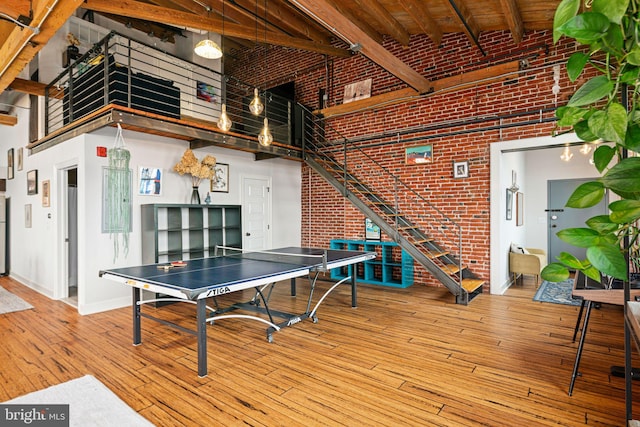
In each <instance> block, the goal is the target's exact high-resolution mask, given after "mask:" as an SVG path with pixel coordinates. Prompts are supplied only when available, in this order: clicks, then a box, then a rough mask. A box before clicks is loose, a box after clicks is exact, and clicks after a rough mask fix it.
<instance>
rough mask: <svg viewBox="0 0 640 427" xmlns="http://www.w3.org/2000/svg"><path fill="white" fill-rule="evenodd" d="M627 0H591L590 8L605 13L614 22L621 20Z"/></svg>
mask: <svg viewBox="0 0 640 427" xmlns="http://www.w3.org/2000/svg"><path fill="white" fill-rule="evenodd" d="M628 7H629V0H593V3H592V4H591V10H592V11H594V12H598V13H601V14H603V15H605V16H606V17H607V18H609V20H610V21H611V22H613V23H615V24H620V23H621V22H622V17H623V16H624V15H625V13H626V12H627V8H628Z"/></svg>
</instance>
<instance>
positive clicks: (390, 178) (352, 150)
mask: <svg viewBox="0 0 640 427" xmlns="http://www.w3.org/2000/svg"><path fill="white" fill-rule="evenodd" d="M304 130H305V133H304V138H303V158H304V160H305V161H306V162H307V163H308V164H309V165H310V166H311V167H312V168H314V170H316V171H317V172H318V173H320V174H321V175H322V176H323V177H324V178H325V179H326V180H327V181H328V182H330V183H331V184H332V185H333V186H334V187H335V188H336V189H337V190H339V191H340V192H341V193H342V194H343V196H344V197H346V198H348V199H349V200H350V201H351V202H352V203H353V204H354V205H355V206H356V207H357V208H358V209H360V210H361V211H362V212H363V213H364V214H366V215H367V216H368V217H370V218H371V219H372V220H374V222H375V223H376V224H377V225H378V226H380V228H381V229H382V230H383V231H384V232H385V233H386V234H387V235H388V236H389V237H390V238H391V239H392V240H394V241H396V242H398V244H400V245H401V246H402V247H403V248H404V249H405V250H406V251H407V252H409V254H411V256H412V257H413V258H414V259H415V260H416V261H418V262H419V263H420V264H422V265H423V266H424V267H425V268H426V269H427V270H428V271H429V272H430V273H432V274H433V275H434V276H435V277H436V278H438V280H440V281H441V282H442V283H443V284H444V285H445V286H446V287H447V288H448V289H449V291H450V292H451V293H452V294H454V295H456V296H459V295H461V294H463V293H465V292H466V291H465V289H464V288H463V287H462V280H463V279H464V278H465V277H466V276H465V275H468V274H469V273H468V271H466V267H465V266H464V264H463V253H462V227H461V226H460V225H459V224H458V223H456V222H455V221H454V220H453V219H452V218H450V217H449V216H447V215H446V214H444V213H443V212H442V211H441V210H440V209H438V208H437V207H436V206H434V205H433V204H432V203H430V202H429V201H428V200H426V199H425V198H424V197H423V196H421V195H420V194H418V193H417V192H416V191H415V190H414V189H413V188H412V187H411V186H409V185H408V184H407V183H406V182H404V181H403V180H401V179H400V178H399V177H398V176H397V175H395V174H393V173H392V172H391V171H390V170H389V169H388V168H387V167H385V166H384V165H382V164H381V163H380V162H378V161H377V160H376V159H374V158H373V157H372V156H371V155H369V154H367V153H365V152H364V151H363V150H361V149H360V148H359V147H358V146H356V145H354V144H352V143H350V142H349V140H348V139H347V138H344V137H342V136H341V135H340V134H339V133H338V132H337V131H336V130H335V129H333V128H331V127H330V126H328V125H327V124H326V123H324V122H323V121H322V120H321V119H318V118H316V117H314V116H313V115H312V114H305V126H304Z"/></svg>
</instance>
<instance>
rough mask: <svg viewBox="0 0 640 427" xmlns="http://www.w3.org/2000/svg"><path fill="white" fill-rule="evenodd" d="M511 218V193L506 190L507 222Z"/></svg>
mask: <svg viewBox="0 0 640 427" xmlns="http://www.w3.org/2000/svg"><path fill="white" fill-rule="evenodd" d="M512 217H513V191H511V190H509V189H508V188H507V215H506V219H507V221H511V218H512Z"/></svg>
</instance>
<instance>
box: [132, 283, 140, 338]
mask: <svg viewBox="0 0 640 427" xmlns="http://www.w3.org/2000/svg"><path fill="white" fill-rule="evenodd" d="M141 292H142V291H140V288H135V287H134V288H133V345H139V344H140V343H141V342H142V336H141V333H140V304H138V303H139V302H140V294H141Z"/></svg>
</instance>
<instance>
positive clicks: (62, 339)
mask: <svg viewBox="0 0 640 427" xmlns="http://www.w3.org/2000/svg"><path fill="white" fill-rule="evenodd" d="M0 286H2V287H4V288H5V289H7V290H9V291H10V292H13V293H14V294H16V295H18V296H20V297H21V298H23V299H25V300H26V301H27V302H29V303H30V304H32V305H33V306H34V308H33V309H31V310H25V311H21V312H15V313H8V314H2V315H0V342H1V343H2V345H0V366H1V367H2V368H0V401H5V400H8V399H12V398H14V397H18V396H20V395H23V394H26V393H29V392H32V391H35V390H39V389H42V388H46V387H49V386H51V385H55V384H59V383H61V382H64V381H68V380H71V379H74V378H77V377H80V376H83V375H86V374H91V375H93V376H95V377H96V378H97V379H99V380H100V381H102V382H103V383H104V384H105V385H106V386H107V387H108V388H109V389H111V390H112V391H113V392H114V393H115V394H116V395H118V396H119V397H120V398H121V399H123V400H124V401H125V402H126V403H127V404H128V405H129V406H131V407H132V408H133V409H134V410H136V411H138V412H139V413H140V414H141V415H142V416H144V417H145V418H147V419H148V420H150V421H151V422H153V423H154V424H156V425H158V426H174V425H189V426H191V425H193V426H196V425H198V426H199V425H214V426H216V425H217V426H234V425H249V426H274V425H287V426H295V425H304V426H310V425H327V426H337V425H364V426H368V425H371V426H373V425H375V426H399V425H402V426H478V425H484V426H516V425H518V426H519V425H526V426H552V425H553V426H558V425H560V426H582V425H589V426H622V425H624V419H625V404H624V379H622V378H618V377H614V376H612V375H610V373H609V372H610V371H609V369H610V366H611V365H622V364H623V360H624V338H623V337H624V335H623V317H622V309H621V307H617V306H610V305H603V306H602V307H601V308H600V309H597V310H593V313H592V316H591V321H590V325H589V331H588V333H587V339H586V344H585V348H584V354H583V358H582V363H581V369H580V371H581V374H582V376H580V377H579V378H578V379H577V380H576V384H575V388H574V393H573V396H568V394H567V390H568V387H569V381H570V377H571V370H572V368H573V362H574V358H575V352H576V348H577V343H573V342H572V341H571V338H572V335H573V328H574V326H575V321H576V317H577V314H578V309H579V307H574V306H566V305H557V304H549V303H539V302H534V301H533V300H532V297H533V294H534V293H535V290H536V284H535V282H534V281H533V280H532V279H531V280H527V279H525V280H524V283H519V284H517V285H515V286H513V287H512V288H511V289H509V290H508V291H507V293H506V295H502V296H498V295H487V294H483V295H480V296H478V297H477V298H475V299H474V300H473V301H472V302H471V303H470V304H469V305H468V306H462V305H456V304H455V300H454V297H453V296H452V295H450V294H449V293H448V291H447V290H446V289H444V288H439V289H438V288H429V287H424V286H420V285H414V286H412V287H410V288H406V289H390V288H381V287H375V286H368V285H363V286H360V287H359V294H358V296H359V299H358V303H359V306H358V308H355V309H354V308H351V306H350V302H351V297H350V293H349V288H348V287H344V288H338V289H337V290H336V291H335V292H334V293H333V294H332V295H331V296H330V297H329V298H327V299H326V300H325V302H324V303H323V305H322V306H321V307H320V308H319V310H318V317H319V321H318V323H313V322H312V321H310V320H306V321H303V322H301V323H299V324H296V325H294V326H293V327H291V328H285V329H283V330H282V331H279V332H276V333H274V335H273V342H272V343H269V342H267V340H266V335H265V329H264V327H263V326H264V325H263V324H259V323H257V322H253V321H246V320H239V319H224V320H220V321H217V322H216V324H215V325H213V326H210V327H209V329H208V346H209V349H208V350H209V351H208V364H209V375H208V376H207V377H205V378H199V377H198V375H197V358H196V342H195V337H193V336H192V335H188V334H184V333H182V332H179V331H175V330H172V329H169V328H168V327H166V326H164V325H161V324H157V323H155V322H151V321H149V320H148V319H143V320H142V322H143V328H142V339H143V342H142V345H139V346H133V345H132V331H131V309H130V308H123V309H118V310H112V311H109V312H105V313H98V314H92V315H88V316H80V315H78V314H77V312H76V310H75V309H74V308H73V307H71V306H69V305H67V304H65V303H63V302H60V301H52V300H50V299H48V298H46V297H45V296H43V295H41V294H39V293H37V292H35V291H33V290H31V289H29V288H27V287H25V286H23V285H21V284H20V283H18V282H16V281H14V280H12V279H10V278H6V277H4V278H0ZM114 286H119V285H116V284H114ZM298 286H299V293H298V295H299V296H298V297H296V298H293V297H291V296H289V295H288V291H289V286H288V284H283V285H282V286H277V287H276V289H275V291H274V294H273V296H272V305H273V306H278V307H279V308H280V307H282V308H283V309H284V310H283V311H287V310H291V311H298V312H299V311H303V309H304V307H305V306H306V299H305V298H304V297H303V296H302V295H304V291H305V290H306V286H307V285H306V282H305V281H299V283H298ZM321 286H322V287H324V286H326V284H322V285H321ZM250 296H251V293H249V292H245V293H244V297H245V298H246V299H248V298H249V297H250ZM219 302H220V303H221V304H228V303H231V302H232V297H229V296H225V297H224V298H220V300H219ZM144 309H145V310H147V311H149V312H153V313H154V314H155V315H158V316H162V317H163V318H166V319H171V320H174V321H177V322H179V323H180V324H182V325H183V326H191V322H193V321H194V317H195V312H194V306H192V305H186V304H184V305H181V304H174V305H172V306H170V307H164V308H157V309H156V308H152V307H144ZM633 358H634V364H636V365H638V366H640V358H639V357H638V355H636V354H635V351H634V355H633ZM635 384H638V385H640V382H635V381H634V389H636V388H637V386H636V385H635ZM634 401H635V402H634V403H635V404H634V414H635V418H640V397H637V398H635V399H634Z"/></svg>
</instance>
